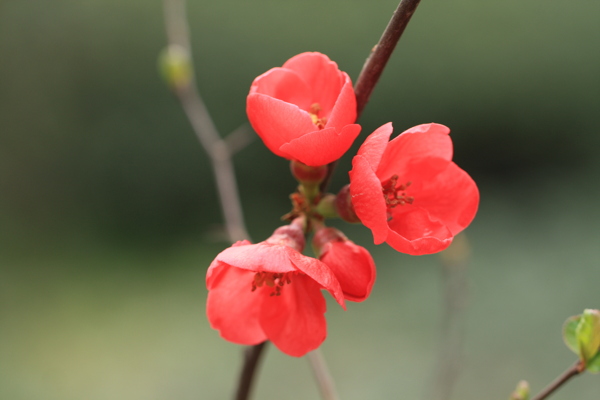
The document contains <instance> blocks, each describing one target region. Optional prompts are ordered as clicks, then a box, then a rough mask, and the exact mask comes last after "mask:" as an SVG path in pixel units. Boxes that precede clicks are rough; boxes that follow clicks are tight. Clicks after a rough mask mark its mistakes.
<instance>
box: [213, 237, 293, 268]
mask: <svg viewBox="0 0 600 400" xmlns="http://www.w3.org/2000/svg"><path fill="white" fill-rule="evenodd" d="M296 254H300V253H298V252H297V251H296V250H294V249H292V248H291V247H289V246H283V245H272V244H266V243H258V244H252V245H249V246H237V247H229V248H227V249H225V250H223V251H222V252H221V253H219V254H218V255H217V257H216V258H215V261H213V263H214V262H217V261H218V262H220V263H225V264H227V265H231V266H234V267H237V268H242V269H246V270H249V271H255V272H258V271H268V272H275V273H285V272H291V271H296V267H295V266H294V264H293V263H292V261H291V258H290V257H292V258H293V257H295V255H296ZM293 259H295V258H293ZM211 267H212V264H211Z"/></svg>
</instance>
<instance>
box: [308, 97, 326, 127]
mask: <svg viewBox="0 0 600 400" xmlns="http://www.w3.org/2000/svg"><path fill="white" fill-rule="evenodd" d="M322 110H323V109H322V108H321V105H320V104H319V103H313V104H312V105H311V106H310V111H309V114H310V118H311V119H312V123H313V124H315V125H316V126H317V128H319V129H323V128H325V125H327V117H321V118H319V112H321V111H322Z"/></svg>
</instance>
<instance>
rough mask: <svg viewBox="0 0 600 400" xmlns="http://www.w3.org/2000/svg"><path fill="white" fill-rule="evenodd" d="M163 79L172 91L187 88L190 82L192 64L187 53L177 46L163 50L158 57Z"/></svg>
mask: <svg viewBox="0 0 600 400" xmlns="http://www.w3.org/2000/svg"><path fill="white" fill-rule="evenodd" d="M158 64H159V68H160V72H161V75H162V76H163V79H164V80H165V81H166V82H167V84H168V85H169V87H171V89H173V90H181V89H184V88H186V87H188V86H189V85H190V83H191V81H192V63H191V61H190V55H189V53H188V51H187V50H186V49H185V48H183V47H182V46H179V45H170V46H168V47H166V48H165V49H163V51H162V52H161V53H160V55H159V57H158Z"/></svg>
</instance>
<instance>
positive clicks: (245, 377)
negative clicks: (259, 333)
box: [235, 342, 268, 400]
mask: <svg viewBox="0 0 600 400" xmlns="http://www.w3.org/2000/svg"><path fill="white" fill-rule="evenodd" d="M267 343H268V342H262V343H259V344H257V345H254V346H248V347H247V348H246V350H245V351H244V365H243V367H242V372H241V374H240V379H239V384H238V388H237V392H236V394H235V400H247V399H248V396H249V395H250V391H251V389H252V383H253V382H254V379H253V378H254V376H255V375H256V370H257V366H258V362H259V361H260V358H261V355H262V353H263V350H264V349H265V347H266V345H267Z"/></svg>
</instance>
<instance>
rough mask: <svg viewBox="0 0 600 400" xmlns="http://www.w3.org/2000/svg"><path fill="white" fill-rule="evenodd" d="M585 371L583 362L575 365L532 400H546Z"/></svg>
mask: <svg viewBox="0 0 600 400" xmlns="http://www.w3.org/2000/svg"><path fill="white" fill-rule="evenodd" d="M583 371H585V366H584V365H583V364H582V363H581V361H577V362H576V363H575V364H573V366H572V367H571V368H569V369H568V370H566V371H565V372H563V374H562V375H561V376H559V377H558V378H556V380H555V381H554V382H552V383H551V384H550V385H548V387H546V388H545V389H544V390H542V391H541V392H540V393H539V394H538V395H537V396H535V397H532V398H531V400H544V399H545V398H546V397H548V396H550V395H551V394H552V393H554V392H555V391H556V390H557V389H559V388H560V387H561V386H562V385H564V384H565V383H567V381H569V379H571V378H573V377H574V376H577V375H579V374H580V373H582V372H583Z"/></svg>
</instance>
